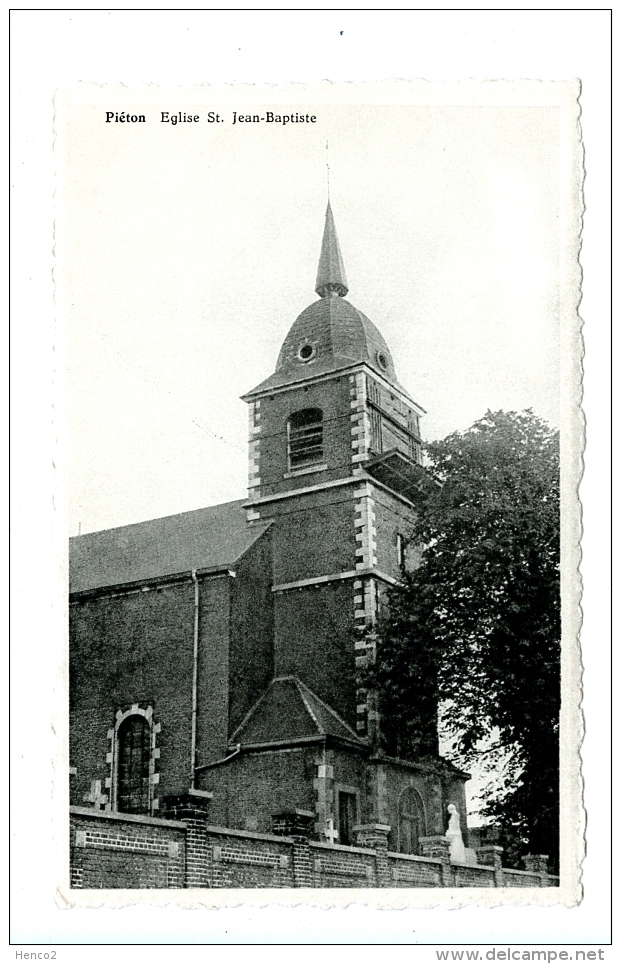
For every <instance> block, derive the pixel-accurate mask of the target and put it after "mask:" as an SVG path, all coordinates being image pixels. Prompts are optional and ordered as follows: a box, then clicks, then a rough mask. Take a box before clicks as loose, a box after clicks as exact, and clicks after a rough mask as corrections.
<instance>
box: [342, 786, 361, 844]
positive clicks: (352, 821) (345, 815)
mask: <svg viewBox="0 0 621 964" xmlns="http://www.w3.org/2000/svg"><path fill="white" fill-rule="evenodd" d="M356 804H357V800H356V794H355V793H349V792H347V791H345V790H339V843H341V844H345V846H346V847H353V845H354V842H355V841H354V827H355V826H356V823H357V807H356Z"/></svg>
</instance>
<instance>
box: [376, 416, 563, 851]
mask: <svg viewBox="0 0 621 964" xmlns="http://www.w3.org/2000/svg"><path fill="white" fill-rule="evenodd" d="M427 457H428V462H429V466H428V473H429V475H430V476H431V478H432V479H434V480H435V481H433V482H431V483H430V484H429V485H428V486H427V487H426V491H425V493H424V495H422V496H421V500H420V505H419V513H418V520H417V522H416V524H415V526H414V529H413V531H412V533H411V534H410V544H411V545H412V547H419V557H420V563H419V564H418V566H417V567H416V568H414V570H413V571H407V572H405V571H404V580H403V585H402V586H401V587H398V588H396V589H394V590H391V592H390V593H389V599H388V605H387V606H386V607H385V610H384V614H383V616H382V617H381V619H380V623H379V626H378V643H377V659H376V662H375V665H374V667H373V668H372V670H371V678H370V683H371V685H373V686H374V688H375V689H376V691H377V694H378V700H379V708H380V713H381V718H382V735H381V739H382V741H383V745H384V749H385V750H386V751H387V752H389V753H391V754H395V755H400V756H402V757H406V758H407V757H410V758H412V757H418V758H420V756H424V755H426V754H433V753H437V730H436V708H437V707H438V705H439V706H440V707H441V716H442V722H443V727H444V728H445V729H446V730H448V732H449V733H450V734H451V735H452V737H453V754H454V756H453V762H455V763H457V764H458V765H460V766H462V767H465V768H467V767H468V766H472V764H473V762H474V761H475V760H476V759H477V756H478V754H479V753H480V752H481V748H482V747H485V748H486V750H485V752H486V753H487V754H488V756H490V755H491V756H493V755H494V754H496V755H497V756H499V757H504V760H505V779H504V783H503V784H502V785H500V786H498V785H496V786H493V785H490V786H489V787H488V788H487V789H486V791H485V792H486V809H485V811H484V812H485V813H486V815H487V816H489V817H491V818H495V819H497V820H498V822H499V823H500V824H501V825H502V827H503V836H504V839H503V843H504V845H505V850H506V858H508V862H510V863H514V864H515V863H516V862H517V860H518V859H519V857H520V856H521V855H522V854H524V853H527V852H529V851H530V852H531V853H547V854H549V855H550V858H551V864H552V866H556V865H557V860H558V827H559V819H558V804H559V792H558V783H559V770H558V749H559V747H558V717H559V709H560V577H559V563H560V544H559V538H560V536H559V531H560V525H559V522H560V503H559V439H558V433H557V432H555V431H553V430H551V429H550V427H549V426H548V425H547V424H546V423H545V422H544V421H542V420H541V419H539V418H538V417H537V416H536V415H534V413H533V412H532V411H531V410H528V411H526V412H522V413H516V412H508V413H505V412H494V413H492V412H489V411H488V412H487V414H486V415H485V417H484V418H482V419H481V420H480V421H478V422H476V423H475V424H474V425H473V426H472V427H471V428H470V429H468V430H467V431H466V432H463V433H458V432H455V433H453V434H452V435H450V436H448V438H446V439H444V440H442V441H439V442H433V443H431V444H429V445H428V446H427ZM420 547H423V548H422V550H420Z"/></svg>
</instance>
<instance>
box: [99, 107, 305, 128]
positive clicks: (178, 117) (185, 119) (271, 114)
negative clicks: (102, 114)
mask: <svg viewBox="0 0 621 964" xmlns="http://www.w3.org/2000/svg"><path fill="white" fill-rule="evenodd" d="M158 113H159V115H160V116H159V122H160V123H161V124H172V125H173V126H175V125H176V124H198V123H200V121H201V120H202V121H204V122H205V123H207V124H226V120H225V118H224V117H223V116H222V114H219V113H217V112H216V111H213V110H210V111H207V113H206V114H203V115H202V117H201V115H200V114H186V113H185V112H184V111H168V110H162V111H158ZM146 123H147V116H146V114H131V113H129V111H124V110H122V111H114V110H107V111H106V124H146ZM229 123H232V124H282V125H285V124H316V123H317V116H316V114H300V113H298V111H294V112H293V113H292V114H277V113H275V111H272V110H266V111H265V112H264V113H262V114H242V113H241V112H240V111H236V110H234V111H232V119H231V120H229Z"/></svg>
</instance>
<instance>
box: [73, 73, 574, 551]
mask: <svg viewBox="0 0 621 964" xmlns="http://www.w3.org/2000/svg"><path fill="white" fill-rule="evenodd" d="M227 96H228V99H227V97H225V98H224V99H223V104H222V105H220V104H219V103H212V102H211V101H210V98H209V96H208V95H207V94H206V93H205V92H204V91H203V92H200V91H199V90H198V89H194V90H191V91H181V92H179V91H176V92H175V93H174V97H166V98H163V97H162V95H161V94H158V95H157V96H155V95H153V93H151V94H150V95H147V94H146V93H145V92H144V90H142V91H136V92H131V91H129V92H127V91H125V93H124V94H123V98H124V99H123V98H121V95H119V98H118V99H117V101H115V102H112V103H110V100H111V98H110V95H109V94H108V100H107V106H108V107H110V108H111V109H113V110H117V111H118V110H121V109H123V108H127V109H128V110H132V111H134V112H136V111H143V112H146V117H147V122H146V123H145V124H121V123H116V122H111V123H106V122H105V109H104V101H103V100H101V96H99V97H96V96H95V95H93V97H92V98H90V99H89V97H88V96H83V97H82V99H81V100H79V101H78V102H76V103H72V104H70V105H69V106H68V107H67V109H66V111H65V114H64V126H63V125H62V124H61V126H60V136H59V164H60V168H61V172H62V177H61V189H60V191H59V197H58V271H57V278H58V309H59V322H60V327H61V331H62V339H61V341H62V344H63V345H64V346H65V348H66V351H64V353H63V355H62V358H63V364H64V365H65V366H66V373H67V379H66V383H67V386H68V405H67V409H68V413H69V417H68V424H67V438H66V452H67V465H68V469H69V471H68V505H69V527H70V534H72V535H73V534H76V533H77V532H78V531H81V532H83V533H84V532H89V531H95V530H98V529H103V528H109V527H113V526H118V525H124V524H128V523H132V522H139V521H142V520H145V519H149V518H155V517H158V516H163V515H169V514H173V513H176V512H182V511H186V510H189V509H194V508H198V507H200V506H206V505H211V504H217V503H219V502H224V501H228V500H231V499H238V498H243V497H244V496H245V494H246V488H245V487H246V477H247V451H246V443H247V414H246V406H245V404H244V403H243V402H242V401H241V400H240V396H241V395H242V394H244V393H245V392H247V391H248V390H250V389H251V388H253V387H254V386H255V385H257V384H258V383H259V382H261V381H262V380H263V379H264V378H266V377H267V376H268V375H269V374H271V373H272V372H273V370H274V367H275V363H276V358H277V355H278V351H279V348H280V345H281V344H282V342H283V340H284V338H285V336H286V334H287V331H288V329H289V328H290V327H291V325H292V324H293V322H294V320H295V318H296V317H297V316H298V315H299V313H300V312H301V311H302V310H303V309H304V308H305V307H306V306H307V305H308V304H310V303H311V302H312V301H314V300H315V299H316V297H317V296H316V295H315V293H314V282H315V274H316V270H317V262H318V258H319V250H320V244H321V236H322V231H323V222H324V214H325V207H326V200H327V190H328V185H327V180H328V178H327V166H326V165H327V163H328V164H329V169H330V174H329V190H330V200H331V204H332V208H333V212H334V217H335V221H336V227H337V232H338V235H339V240H340V244H341V250H342V254H343V259H344V263H345V268H346V272H347V277H348V281H349V294H348V295H347V298H348V300H349V301H351V303H352V304H354V305H355V306H356V307H357V308H359V309H360V310H361V311H363V312H364V313H365V314H366V315H368V317H370V318H371V320H372V321H373V322H374V323H375V324H376V325H377V327H378V328H379V329H380V331H381V332H382V334H383V335H384V337H385V338H386V341H387V343H388V345H389V347H390V348H391V351H392V354H393V358H394V361H395V366H396V369H397V375H398V378H399V380H400V381H401V383H402V384H403V385H404V386H405V387H406V388H407V389H408V391H409V392H410V393H411V394H412V396H413V397H414V398H415V399H416V401H417V402H419V403H420V404H421V405H422V406H423V407H424V408H425V409H426V411H427V413H428V414H427V415H426V416H425V418H424V419H423V422H422V430H423V435H424V437H425V438H426V439H429V440H431V439H436V438H442V437H444V436H446V435H447V434H449V433H450V432H453V431H460V430H464V429H466V428H467V427H468V426H469V425H471V424H472V422H474V421H475V420H476V419H478V418H481V417H482V416H483V415H484V414H485V412H486V410H487V409H492V410H497V409H505V410H522V409H525V408H533V409H534V411H535V412H536V413H537V414H538V415H540V416H541V417H543V418H544V419H546V420H547V421H549V422H550V423H552V424H554V425H558V422H559V267H558V266H559V117H558V109H557V108H556V107H554V106H464V105H463V104H456V105H447V104H435V105H434V104H431V105H420V104H418V105H410V104H395V103H393V104H381V103H380V104H359V103H349V104H347V103H340V104H337V103H330V102H326V99H325V98H324V99H323V101H322V102H318V103H317V104H316V106H313V105H312V103H310V105H309V102H308V100H307V101H306V102H305V101H304V99H303V97H302V96H301V95H300V98H299V100H300V103H299V104H297V105H295V104H291V105H290V106H289V107H287V108H286V109H287V110H291V111H293V110H296V109H300V110H302V109H303V111H304V113H310V114H314V116H316V118H317V120H316V122H315V123H314V124H313V123H305V124H289V125H287V126H283V125H276V124H272V125H267V124H265V123H259V124H240V123H237V124H233V123H232V111H233V110H235V111H237V112H239V111H242V112H245V111H250V112H253V113H254V112H256V111H260V112H262V114H264V113H265V110H266V109H273V110H274V111H280V112H281V113H282V112H283V111H284V110H285V108H284V107H280V108H279V107H278V105H277V104H276V103H275V102H271V103H270V100H269V97H267V95H266V96H265V99H264V100H263V102H260V103H258V106H257V105H256V104H255V105H254V106H253V105H252V104H250V106H247V104H249V103H250V100H249V98H248V96H247V95H245V94H243V93H241V92H240V93H239V94H237V96H235V95H232V94H231V92H230V91H229V92H228V95H227ZM212 97H213V95H212ZM112 100H113V101H114V98H112ZM216 100H217V98H216ZM145 104H146V107H145ZM211 108H213V109H214V110H220V113H221V116H222V117H223V121H222V122H220V123H215V124H209V123H207V122H206V115H207V111H208V109H211ZM162 110H168V111H169V112H171V113H172V112H175V111H181V112H185V113H186V114H188V113H191V114H196V113H198V115H199V116H200V117H201V121H200V122H199V123H192V124H189V123H185V124H184V123H180V124H177V125H174V126H173V125H171V124H170V123H162V122H161V120H160V117H161V111H162ZM327 144H328V149H326V145H327Z"/></svg>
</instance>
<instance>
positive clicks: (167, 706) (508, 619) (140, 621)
mask: <svg viewBox="0 0 621 964" xmlns="http://www.w3.org/2000/svg"><path fill="white" fill-rule="evenodd" d="M579 94H580V88H579V83H578V82H577V81H575V82H557V83H552V82H550V83H544V82H537V81H527V82H526V81H525V82H516V83H512V82H506V81H489V82H474V81H472V82H461V83H428V82H423V81H420V82H405V81H403V82H400V81H395V82H385V83H369V84H359V83H356V84H330V83H327V82H326V83H324V84H319V85H315V86H304V85H301V84H291V85H287V86H282V87H279V86H264V87H261V86H250V85H247V86H245V85H228V86H222V87H209V86H204V87H193V88H188V89H184V88H170V89H165V88H158V87H149V86H142V87H139V88H131V87H120V86H119V87H116V86H96V85H89V84H84V85H79V86H75V87H72V88H69V89H63V90H59V91H58V93H57V95H56V101H55V111H56V158H57V173H58V190H57V205H56V231H55V240H56V251H55V254H56V269H55V282H56V304H57V317H58V325H59V331H60V338H59V345H60V346H61V354H60V357H61V362H60V364H61V366H62V367H64V368H65V369H66V372H67V378H66V382H67V388H68V391H67V401H66V406H67V411H68V419H67V427H66V432H65V433H64V441H63V443H62V444H63V446H64V453H65V464H66V465H67V469H68V488H67V497H66V500H67V506H68V532H67V537H68V539H69V542H70V548H69V555H68V559H69V562H68V571H67V573H66V574H65V575H66V584H63V587H61V588H63V590H64V591H66V592H67V594H68V596H67V598H68V602H67V625H68V633H67V644H66V645H67V667H68V671H67V678H66V681H65V682H66V691H67V708H68V712H67V720H68V726H67V725H65V723H64V722H63V724H62V725H61V726H60V728H59V753H61V755H62V756H63V760H62V770H61V769H59V771H58V773H59V776H58V779H57V783H56V785H55V787H54V798H55V807H56V812H55V818H56V823H55V826H56V833H57V848H56V849H57V855H58V879H59V882H60V883H59V889H58V894H59V900H60V901H61V902H62V903H64V905H69V906H101V905H107V906H120V905H127V904H131V903H136V902H145V901H146V902H150V903H162V904H163V903H171V902H172V903H177V904H180V905H184V906H200V905H205V906H222V905H227V904H228V905H231V904H235V903H239V902H240V901H244V902H247V903H251V904H255V905H257V904H265V903H266V902H273V901H276V900H277V901H278V902H283V901H289V902H295V903H298V904H299V903H300V902H302V903H309V904H316V905H319V906H342V905H343V904H345V903H351V901H352V900H355V901H360V902H364V903H368V904H372V905H374V906H380V907H403V906H420V907H436V906H437V907H439V906H451V907H457V906H462V905H465V904H480V905H486V906H495V905H499V904H518V903H521V904H542V905H553V904H565V905H570V906H571V905H573V904H575V903H577V902H578V901H579V900H580V895H581V887H580V862H581V860H582V856H583V822H584V821H583V811H582V803H581V782H580V780H581V778H580V742H581V717H580V712H579V704H580V692H581V691H580V673H581V661H580V650H579V627H580V609H579V601H580V583H579V576H578V563H579V540H580V510H579V501H578V496H577V486H578V482H579V479H580V474H581V458H582V448H583V424H582V417H581V409H580V400H581V336H580V320H579V315H578V305H579V300H580V267H579V260H578V254H579V239H580V231H581V218H582V148H581V142H580V129H579V102H578V98H579ZM68 817H69V819H68Z"/></svg>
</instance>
